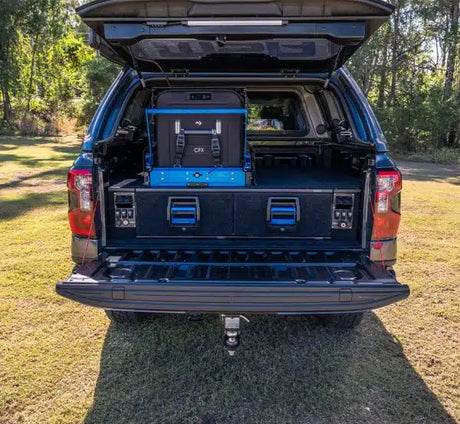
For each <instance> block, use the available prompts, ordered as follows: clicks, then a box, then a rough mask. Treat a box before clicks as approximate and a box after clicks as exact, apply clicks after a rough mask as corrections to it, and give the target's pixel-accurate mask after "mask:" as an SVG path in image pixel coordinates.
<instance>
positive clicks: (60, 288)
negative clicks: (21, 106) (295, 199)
mask: <svg viewBox="0 0 460 424" xmlns="http://www.w3.org/2000/svg"><path fill="white" fill-rule="evenodd" d="M57 292H58V293H59V294H61V295H62V296H65V297H68V298H70V299H73V300H77V301H79V302H81V303H85V304H88V305H91V306H97V307H101V308H105V309H118V310H135V311H152V312H153V311H154V312H213V313H323V312H356V311H365V310H370V309H374V308H378V307H381V306H385V305H388V304H390V303H393V302H396V301H398V300H401V299H404V298H406V297H407V296H408V295H409V288H408V286H406V285H402V284H399V283H398V282H397V281H396V279H395V277H394V275H393V274H392V273H391V272H389V271H387V270H386V269H385V268H383V267H382V265H381V264H379V263H374V262H372V261H371V260H370V259H369V258H367V257H366V256H364V255H361V254H359V253H348V252H347V253H343V252H306V251H244V250H206V251H199V250H149V251H146V250H136V251H122V252H121V251H120V252H116V251H114V252H111V253H110V256H108V257H107V259H106V260H105V261H103V262H102V261H94V262H91V263H89V264H87V265H80V266H77V267H76V268H75V270H74V271H73V273H72V274H71V276H70V277H69V279H68V280H66V281H63V282H60V283H58V284H57Z"/></svg>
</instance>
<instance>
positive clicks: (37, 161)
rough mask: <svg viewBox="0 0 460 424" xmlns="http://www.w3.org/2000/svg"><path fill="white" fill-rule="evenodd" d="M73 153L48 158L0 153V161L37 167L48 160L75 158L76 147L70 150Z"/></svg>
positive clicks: (60, 160)
mask: <svg viewBox="0 0 460 424" xmlns="http://www.w3.org/2000/svg"><path fill="white" fill-rule="evenodd" d="M70 151H71V152H73V153H66V154H64V155H61V156H59V157H54V158H53V157H50V158H33V159H26V158H24V157H23V156H18V155H15V154H2V153H0V162H2V163H5V162H14V163H17V164H20V165H24V166H28V167H31V168H37V167H40V166H43V163H48V162H62V161H67V160H70V159H76V157H77V155H76V152H77V151H76V149H75V148H72V149H71V150H70Z"/></svg>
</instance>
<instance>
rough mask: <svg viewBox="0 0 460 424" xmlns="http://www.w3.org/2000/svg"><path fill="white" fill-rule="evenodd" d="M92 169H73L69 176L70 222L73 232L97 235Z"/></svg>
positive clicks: (81, 234) (83, 234)
mask: <svg viewBox="0 0 460 424" xmlns="http://www.w3.org/2000/svg"><path fill="white" fill-rule="evenodd" d="M91 186H92V184H91V171H89V170H87V169H71V170H70V171H69V174H68V176H67V187H68V189H69V224H70V229H71V230H72V233H73V234H76V235H80V236H95V232H94V223H93V201H92V198H91Z"/></svg>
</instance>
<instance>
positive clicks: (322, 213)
mask: <svg viewBox="0 0 460 424" xmlns="http://www.w3.org/2000/svg"><path fill="white" fill-rule="evenodd" d="M284 198H286V199H287V200H288V201H290V199H298V208H299V210H298V215H299V220H298V221H297V222H296V224H295V225H271V222H270V216H269V215H268V216H267V206H268V204H269V200H270V199H271V200H272V203H276V202H273V200H275V201H277V200H282V199H284ZM331 205H332V194H331V193H305V194H297V193H296V194H294V195H280V194H277V193H276V192H271V193H248V194H245V193H244V194H238V195H236V196H235V231H236V233H237V234H244V235H246V236H249V237H251V236H252V237H263V236H265V237H267V236H271V237H273V236H276V237H289V236H290V237H293V236H294V237H330V235H331V221H332V218H331Z"/></svg>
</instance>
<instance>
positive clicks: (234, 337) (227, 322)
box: [222, 315, 249, 356]
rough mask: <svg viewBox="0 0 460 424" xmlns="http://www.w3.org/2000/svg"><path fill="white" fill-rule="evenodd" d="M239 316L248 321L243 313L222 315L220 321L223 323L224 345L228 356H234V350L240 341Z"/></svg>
mask: <svg viewBox="0 0 460 424" xmlns="http://www.w3.org/2000/svg"><path fill="white" fill-rule="evenodd" d="M241 318H242V319H244V320H245V321H246V322H249V320H248V319H247V318H246V317H245V316H243V315H237V316H229V315H222V321H223V323H224V346H225V349H226V350H227V352H228V353H229V355H230V356H234V355H235V354H236V350H237V348H238V346H239V345H240V342H241V332H240V321H241Z"/></svg>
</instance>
